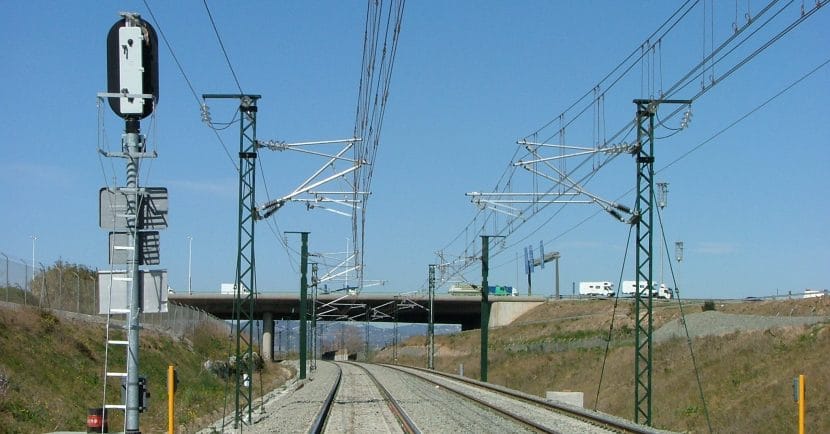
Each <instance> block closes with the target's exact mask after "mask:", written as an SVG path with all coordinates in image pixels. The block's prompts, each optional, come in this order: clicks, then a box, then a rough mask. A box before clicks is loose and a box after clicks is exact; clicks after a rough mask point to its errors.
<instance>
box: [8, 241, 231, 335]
mask: <svg viewBox="0 0 830 434" xmlns="http://www.w3.org/2000/svg"><path fill="white" fill-rule="evenodd" d="M0 261H2V262H0V287H2V289H0V301H4V302H7V303H14V304H21V305H26V306H33V307H37V308H41V309H54V310H58V311H65V312H74V313H79V314H85V315H94V316H101V317H103V315H99V314H98V302H99V297H100V293H99V288H98V279H97V276H98V271H97V270H94V269H92V268H89V267H87V266H84V265H79V264H72V263H68V262H64V261H63V260H58V261H57V262H55V263H54V264H52V265H47V266H45V265H43V264H42V263H35V267H34V268H33V267H32V264H31V263H27V262H26V261H25V260H22V259H16V258H14V257H12V256H9V255H6V254H5V253H3V252H0ZM167 308H168V311H167V312H163V313H142V314H141V323H142V325H143V326H144V327H147V328H153V329H156V330H159V331H163V332H166V333H170V334H173V335H176V336H184V335H189V334H193V333H195V332H196V329H197V328H198V327H204V326H205V325H207V324H210V325H211V326H214V327H217V328H218V329H220V330H229V329H230V326H229V324H228V323H226V322H224V321H222V320H220V319H218V318H216V317H214V316H212V315H210V314H209V313H207V312H204V311H201V310H199V309H196V308H193V307H190V306H183V305H178V304H174V303H168V307H167Z"/></svg>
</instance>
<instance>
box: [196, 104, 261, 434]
mask: <svg viewBox="0 0 830 434" xmlns="http://www.w3.org/2000/svg"><path fill="white" fill-rule="evenodd" d="M202 98H203V99H235V100H239V113H240V115H241V120H240V122H239V214H238V217H239V218H238V222H239V224H238V227H237V255H236V287H235V299H234V319H233V321H234V324H235V326H236V360H237V363H238V364H239V365H238V366H237V368H242V369H236V375H235V377H236V378H235V380H236V381H235V389H236V396H235V399H234V406H235V411H234V420H233V427H234V428H237V427H239V425H240V424H245V425H249V424H251V423H252V419H251V413H252V411H253V381H251V379H252V378H253V366H254V365H253V363H252V357H253V338H254V327H253V325H254V304H255V302H256V295H257V291H256V287H255V286H254V285H255V282H256V279H255V265H256V264H255V260H254V220H255V218H256V212H255V211H256V202H255V199H256V197H255V196H256V195H255V193H256V191H255V187H256V176H255V175H256V158H257V148H256V115H257V105H256V104H257V101H258V100H259V99H260V98H261V96H260V95H251V94H205V95H202ZM203 110H205V111H206V110H207V106H206V105H205V106H203ZM203 115H205V116H207V113H203ZM246 360H247V361H248V362H243V361H246ZM240 365H244V366H240ZM246 380H247V381H246ZM245 408H247V409H248V411H247V414H245V415H243V414H242V413H243V410H244V409H245Z"/></svg>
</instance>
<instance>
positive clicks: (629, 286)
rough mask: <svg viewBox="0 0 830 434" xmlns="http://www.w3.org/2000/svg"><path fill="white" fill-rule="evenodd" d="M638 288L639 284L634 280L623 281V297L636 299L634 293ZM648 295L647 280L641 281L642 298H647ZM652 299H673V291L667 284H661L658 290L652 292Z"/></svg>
mask: <svg viewBox="0 0 830 434" xmlns="http://www.w3.org/2000/svg"><path fill="white" fill-rule="evenodd" d="M636 288H637V282H636V281H634V280H623V283H622V295H623V297H634V292H635V291H636ZM647 295H648V294H646V282H645V280H641V281H640V297H645V296H647ZM651 296H652V297H657V298H665V299H666V300H668V299H670V298H672V290H671V288H668V287H667V286H666V284H665V283H661V284H660V286H659V287H658V289H657V290H656V291H655V290H652V291H651Z"/></svg>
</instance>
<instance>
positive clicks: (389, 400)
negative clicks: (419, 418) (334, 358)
mask: <svg viewBox="0 0 830 434" xmlns="http://www.w3.org/2000/svg"><path fill="white" fill-rule="evenodd" d="M341 363H348V364H349V365H352V366H356V367H358V368H360V369H362V370H363V371H364V372H366V374H367V375H368V376H369V378H371V379H372V382H373V383H375V387H377V388H378V391H380V393H381V394H382V395H383V397H384V399H385V400H386V404H387V405H388V406H389V409H390V410H392V413H393V414H394V415H395V417H396V418H397V419H398V422H399V423H400V424H401V428H402V429H403V431H404V432H405V433H407V434H421V430H420V429H418V426H417V425H416V424H415V422H414V421H413V420H412V419H411V418H410V417H409V415H408V414H406V411H404V409H403V408H402V407H401V406H400V404H399V403H398V400H396V399H395V398H393V397H392V394H391V393H389V390H387V389H386V387H384V386H383V385H382V384H381V383H380V381H379V380H378V379H377V377H375V375H374V374H372V373H371V372H369V370H368V369H366V367H365V366H363V365H360V364H358V363H352V362H341Z"/></svg>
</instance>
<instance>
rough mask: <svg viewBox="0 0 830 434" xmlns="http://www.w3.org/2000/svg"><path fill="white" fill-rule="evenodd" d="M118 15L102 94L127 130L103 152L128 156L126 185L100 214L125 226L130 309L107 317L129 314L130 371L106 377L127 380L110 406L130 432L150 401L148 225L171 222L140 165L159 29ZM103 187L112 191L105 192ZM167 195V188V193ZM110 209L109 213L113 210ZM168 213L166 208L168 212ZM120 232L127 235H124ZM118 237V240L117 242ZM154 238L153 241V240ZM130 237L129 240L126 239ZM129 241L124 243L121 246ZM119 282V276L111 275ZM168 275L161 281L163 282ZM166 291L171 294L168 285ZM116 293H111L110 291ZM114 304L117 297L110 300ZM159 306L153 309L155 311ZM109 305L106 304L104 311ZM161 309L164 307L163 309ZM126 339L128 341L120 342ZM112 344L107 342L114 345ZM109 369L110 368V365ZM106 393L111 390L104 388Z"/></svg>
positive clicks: (154, 93)
mask: <svg viewBox="0 0 830 434" xmlns="http://www.w3.org/2000/svg"><path fill="white" fill-rule="evenodd" d="M120 15H121V19H119V20H118V21H117V22H116V23H115V24H114V25H113V26H112V27H111V28H110V30H109V33H108V34H107V92H106V93H102V94H99V97H105V98H107V100H108V102H109V106H110V108H111V109H112V111H113V112H114V113H115V114H116V115H117V116H119V117H121V118H122V119H124V134H123V135H122V136H121V152H113V153H110V152H104V151H100V152H101V153H102V154H103V155H104V156H106V157H116V158H124V159H125V160H126V186H125V187H117V188H115V189H114V191H111V190H108V189H102V193H101V197H102V201H101V215H102V216H107V218H109V217H111V218H112V221H113V222H115V223H112V224H109V225H106V224H105V223H104V220H105V218H104V217H102V219H101V223H102V224H101V227H102V228H105V229H109V228H111V229H114V230H116V231H117V230H119V229H120V230H122V231H123V232H110V263H111V264H113V265H114V264H117V263H119V264H125V265H126V272H125V273H124V274H126V276H125V277H122V278H121V279H120V280H123V281H125V282H126V286H127V291H126V297H125V298H126V301H127V303H126V307H127V308H126V309H112V308H111V307H107V311H106V312H105V313H107V314H108V315H112V314H113V313H122V314H127V315H128V318H127V342H126V344H127V369H126V371H127V372H126V373H110V372H107V373H106V376H107V377H111V376H112V377H121V378H125V382H124V386H125V389H126V390H125V394H124V396H125V402H124V403H123V404H122V405H106V403H105V411H106V409H123V410H124V412H125V414H124V425H125V432H126V433H129V434H136V433H140V432H141V431H140V430H139V423H138V422H139V413H140V412H142V411H144V409H145V408H146V405H147V401H146V397H147V396H148V395H147V382H146V381H145V380H144V379H141V378H139V374H138V366H139V363H138V361H139V358H138V348H139V329H140V328H141V327H140V323H139V320H140V315H141V312H142V310H143V305H144V303H143V302H144V299H145V298H146V297H142V292H144V291H142V290H143V289H145V290H148V291H147V292H150V291H149V289H150V288H144V286H145V285H144V282H143V277H142V272H141V271H140V269H139V266H140V265H155V264H157V263H158V232H147V231H146V229H153V228H156V229H161V228H163V227H166V220H165V221H163V222H162V223H160V224H158V223H153V222H150V221H146V220H148V219H149V220H152V219H151V218H150V216H149V215H148V210H147V209H148V208H151V206H149V202H151V201H153V198H151V197H149V195H148V193H147V192H146V191H145V189H143V188H140V187H139V180H138V176H139V163H140V161H141V160H142V159H144V158H155V157H156V153H155V152H150V153H148V152H147V151H146V145H145V140H144V136H142V135H141V119H144V118H146V117H147V116H149V115H150V114H151V113H152V112H153V109H154V108H155V104H156V101H158V43H157V42H158V38H157V36H156V31H155V30H154V29H153V27H152V26H151V25H150V24H149V23H148V22H147V21H144V20H143V19H141V17H140V16H139V15H138V14H137V13H133V12H121V13H120ZM104 190H107V191H106V192H105V191H104ZM164 195H165V196H166V190H165V191H164ZM105 197H106V198H107V199H106V200H107V201H109V202H110V205H112V204H118V203H120V204H123V205H124V209H120V210H118V211H114V210H113V208H119V207H113V206H110V207H109V208H110V209H105V208H106V205H107V204H106V203H105V199H104V198H105ZM108 213H109V214H108ZM165 214H166V210H165ZM120 235H123V236H121V237H119V236H120ZM115 240H119V241H115ZM148 240H154V242H152V241H151V242H148ZM124 241H126V243H124ZM120 243H124V244H126V245H124V246H118V245H117V244H120ZM116 250H122V251H124V252H127V253H126V257H124V258H123V262H121V259H118V258H117V255H116ZM112 279H113V280H115V278H112ZM164 280H166V279H162V282H163V281H164ZM156 286H162V291H163V292H165V293H166V288H164V286H166V285H156ZM111 292H112V291H111ZM109 304H110V305H111V304H112V300H109ZM154 308H155V307H153V308H151V309H154ZM103 309H104V306H103V303H102V306H101V310H103ZM159 309H162V308H161V307H159ZM117 342H123V341H117ZM111 343H113V342H109V341H108V343H107V345H110V344H111ZM106 370H107V371H109V369H106ZM105 393H106V392H105Z"/></svg>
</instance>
